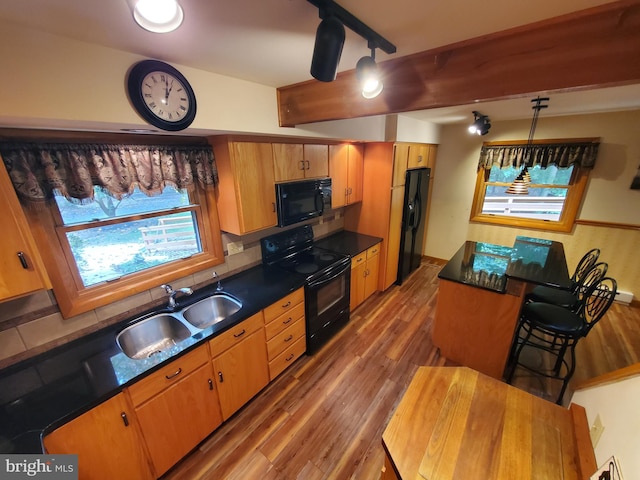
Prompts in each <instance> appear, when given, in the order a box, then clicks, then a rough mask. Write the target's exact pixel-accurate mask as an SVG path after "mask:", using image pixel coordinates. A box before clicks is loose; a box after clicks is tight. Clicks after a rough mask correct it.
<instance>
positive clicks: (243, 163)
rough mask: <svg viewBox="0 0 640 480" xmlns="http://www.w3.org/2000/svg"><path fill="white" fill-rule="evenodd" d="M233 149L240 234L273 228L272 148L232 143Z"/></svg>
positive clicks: (258, 144) (264, 145) (274, 204)
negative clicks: (241, 230)
mask: <svg viewBox="0 0 640 480" xmlns="http://www.w3.org/2000/svg"><path fill="white" fill-rule="evenodd" d="M232 147H233V157H234V167H235V168H234V177H235V178H234V181H235V188H236V194H237V196H238V202H239V205H240V209H239V210H240V211H239V212H238V214H239V216H240V225H241V226H242V229H243V232H242V233H248V232H253V231H256V230H262V229H264V228H268V227H273V226H275V225H276V223H277V216H276V190H275V180H274V176H273V159H272V153H271V144H270V143H251V142H235V143H233V145H232Z"/></svg>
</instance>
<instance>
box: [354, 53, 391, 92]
mask: <svg viewBox="0 0 640 480" xmlns="http://www.w3.org/2000/svg"><path fill="white" fill-rule="evenodd" d="M356 78H357V79H358V83H359V84H360V88H361V89H362V96H363V97H364V98H374V97H377V96H378V95H380V92H382V88H383V86H384V85H383V84H382V80H381V79H380V72H378V66H377V65H376V50H375V48H372V49H371V56H364V57H362V58H361V59H360V60H358V63H357V64H356Z"/></svg>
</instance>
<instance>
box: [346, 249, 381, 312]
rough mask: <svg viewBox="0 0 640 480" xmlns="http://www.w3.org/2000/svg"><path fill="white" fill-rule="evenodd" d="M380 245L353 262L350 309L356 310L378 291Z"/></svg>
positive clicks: (363, 253) (357, 257)
mask: <svg viewBox="0 0 640 480" xmlns="http://www.w3.org/2000/svg"><path fill="white" fill-rule="evenodd" d="M379 253H380V244H379V243H378V244H376V245H374V246H373V247H370V248H369V249H367V250H365V251H364V252H362V253H360V254H359V255H356V256H355V257H354V258H353V259H352V260H351V297H350V302H349V308H350V309H351V310H355V309H356V307H358V306H359V305H360V304H361V303H362V302H364V301H365V300H366V299H367V298H369V297H370V296H371V295H373V293H374V292H375V291H376V290H377V289H378V272H379V268H380V255H379Z"/></svg>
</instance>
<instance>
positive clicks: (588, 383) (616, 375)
mask: <svg viewBox="0 0 640 480" xmlns="http://www.w3.org/2000/svg"><path fill="white" fill-rule="evenodd" d="M636 375H640V362H639V363H634V364H633V365H629V366H628V367H624V368H620V369H618V370H614V371H613V372H609V373H605V374H603V375H599V376H597V377H594V378H590V379H589V380H585V381H584V382H581V383H580V384H578V385H577V386H576V388H575V390H576V391H578V390H582V389H585V388H591V387H597V386H601V385H607V384H609V383H615V382H619V381H620V380H625V379H627V378H629V377H634V376H636Z"/></svg>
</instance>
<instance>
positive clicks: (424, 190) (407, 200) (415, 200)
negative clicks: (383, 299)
mask: <svg viewBox="0 0 640 480" xmlns="http://www.w3.org/2000/svg"><path fill="white" fill-rule="evenodd" d="M430 176H431V169H429V168H418V169H415V170H407V174H406V178H405V184H404V203H403V211H402V231H401V233H400V255H399V260H398V278H397V280H396V283H397V284H398V285H401V284H402V281H403V280H404V279H405V278H407V276H408V275H409V274H410V273H411V272H413V271H414V270H415V269H416V268H418V266H419V265H420V259H421V258H422V242H423V239H424V223H425V221H426V216H427V198H428V194H429V177H430Z"/></svg>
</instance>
